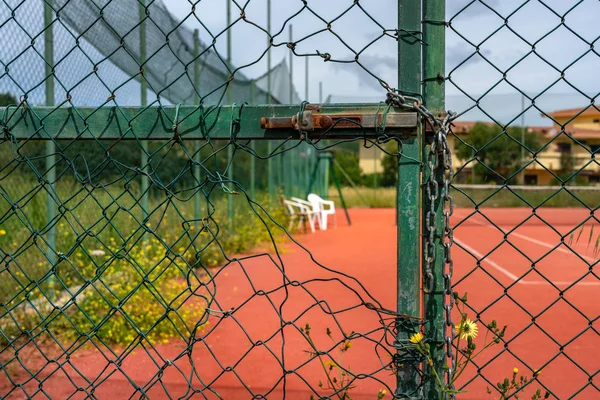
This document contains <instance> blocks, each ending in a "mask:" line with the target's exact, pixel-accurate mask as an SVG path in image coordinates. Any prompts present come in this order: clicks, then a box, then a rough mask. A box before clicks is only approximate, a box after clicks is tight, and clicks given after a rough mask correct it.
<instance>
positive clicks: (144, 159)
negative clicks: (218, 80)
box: [139, 0, 150, 225]
mask: <svg viewBox="0 0 600 400" xmlns="http://www.w3.org/2000/svg"><path fill="white" fill-rule="evenodd" d="M139 18H140V70H141V71H142V76H141V78H140V85H141V88H140V90H141V93H140V94H141V99H140V102H141V105H142V107H145V106H147V105H148V83H147V82H146V79H145V77H144V72H143V71H144V67H145V65H144V64H145V63H146V57H147V56H146V0H141V1H140V3H139ZM141 144H142V150H141V153H140V166H141V168H142V171H143V172H144V173H143V174H142V220H143V221H144V225H145V224H146V218H147V217H148V195H149V194H148V188H149V186H150V185H149V181H148V172H149V170H150V168H149V165H148V141H147V140H143V139H142V140H141Z"/></svg>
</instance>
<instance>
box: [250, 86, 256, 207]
mask: <svg viewBox="0 0 600 400" xmlns="http://www.w3.org/2000/svg"><path fill="white" fill-rule="evenodd" d="M255 93H256V82H255V81H254V80H252V81H250V104H254V103H255V99H254V96H255ZM255 142H256V141H255V140H251V141H250V148H251V149H252V151H256V143H255ZM250 198H251V199H252V200H256V157H254V156H250Z"/></svg>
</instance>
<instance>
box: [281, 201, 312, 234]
mask: <svg viewBox="0 0 600 400" xmlns="http://www.w3.org/2000/svg"><path fill="white" fill-rule="evenodd" d="M283 204H285V206H286V208H287V210H288V213H289V214H290V225H289V226H288V230H291V229H292V227H293V226H294V222H296V221H298V228H300V227H301V226H303V225H304V223H305V222H306V221H308V224H309V226H310V230H311V232H312V233H314V232H315V218H316V214H315V213H314V212H313V210H312V208H311V207H309V206H307V205H305V204H302V203H299V202H296V201H292V200H285V199H284V200H283Z"/></svg>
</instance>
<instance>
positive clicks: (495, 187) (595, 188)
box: [452, 184, 600, 192]
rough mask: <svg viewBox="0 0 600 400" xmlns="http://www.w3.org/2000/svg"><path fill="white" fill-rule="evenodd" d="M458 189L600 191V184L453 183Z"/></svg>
mask: <svg viewBox="0 0 600 400" xmlns="http://www.w3.org/2000/svg"><path fill="white" fill-rule="evenodd" d="M452 186H453V187H455V188H457V189H481V190H484V189H489V190H500V189H505V188H506V189H512V190H531V191H536V190H556V191H557V190H562V189H568V190H584V191H585V190H588V191H592V192H593V191H600V187H598V186H536V185H530V186H526V185H502V186H500V185H476V184H456V185H452Z"/></svg>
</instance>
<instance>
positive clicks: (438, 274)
mask: <svg viewBox="0 0 600 400" xmlns="http://www.w3.org/2000/svg"><path fill="white" fill-rule="evenodd" d="M445 3H446V2H445V0H423V20H424V22H423V28H422V29H423V40H424V42H425V43H427V46H423V64H424V65H423V73H424V78H425V79H424V84H423V101H424V104H425V107H427V108H428V109H429V110H430V111H432V112H433V113H434V114H436V115H442V113H443V112H444V111H445V84H444V79H443V77H444V76H445V73H446V72H445V69H444V67H445V61H446V60H445V48H446V27H445V25H444V24H442V23H440V21H444V20H445V18H446V5H445ZM422 148H423V151H428V150H426V149H425V146H423V147H422ZM425 177H427V176H425ZM443 177H444V172H443V170H442V169H441V168H440V169H439V170H438V171H435V176H434V179H436V180H437V181H438V182H441V181H442V180H443ZM424 182H426V181H424ZM442 188H443V185H440V195H439V198H438V200H437V201H436V203H435V204H434V209H435V212H436V216H437V217H436V218H437V221H436V226H437V232H435V235H434V236H435V262H434V265H433V266H432V271H433V285H432V291H431V292H430V293H427V294H426V295H425V299H424V300H425V322H426V324H425V333H426V338H427V341H428V342H429V344H430V345H431V356H432V359H433V366H432V367H431V368H435V370H436V371H437V372H438V374H439V375H440V376H441V377H442V379H444V376H443V375H444V366H445V365H446V361H447V360H446V356H445V349H444V337H445V333H446V332H445V331H446V326H445V324H444V296H445V291H444V278H443V269H444V248H443V242H442V237H443V231H444V202H443V196H442V193H441V192H442ZM423 200H424V201H423V204H424V210H423V212H424V214H423V215H424V217H423V219H422V220H423V221H425V215H426V213H427V210H430V208H431V202H430V201H429V200H428V199H427V198H424V199H423ZM427 236H429V230H428V229H427V227H426V226H425V225H424V226H423V237H424V238H425V237H427ZM440 395H441V393H440V390H439V388H438V386H437V385H435V384H434V383H433V382H427V385H426V387H425V397H426V398H439V397H440Z"/></svg>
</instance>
